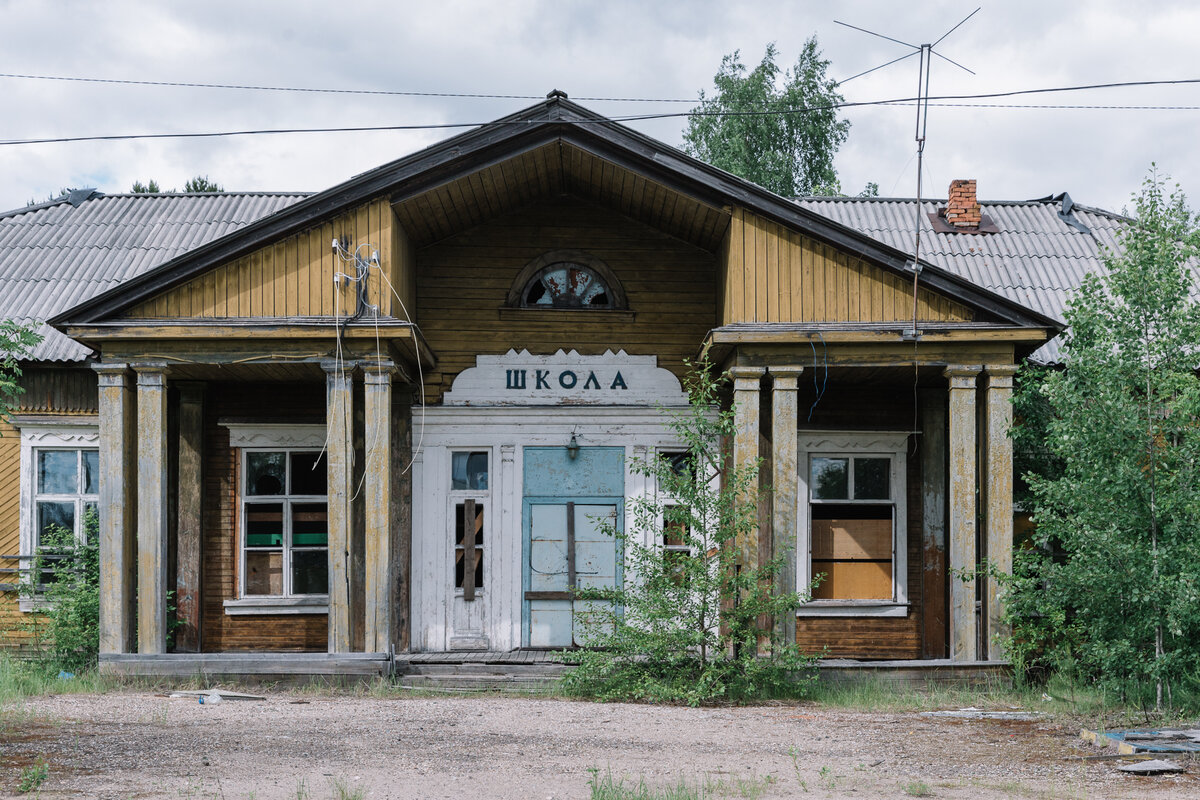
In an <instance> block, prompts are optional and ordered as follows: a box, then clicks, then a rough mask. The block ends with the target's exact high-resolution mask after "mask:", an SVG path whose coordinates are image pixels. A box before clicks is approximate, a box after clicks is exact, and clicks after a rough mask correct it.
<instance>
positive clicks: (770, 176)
mask: <svg viewBox="0 0 1200 800" xmlns="http://www.w3.org/2000/svg"><path fill="white" fill-rule="evenodd" d="M777 55H778V51H777V50H776V49H775V45H774V44H769V45H767V51H766V53H765V54H764V55H763V59H762V61H761V62H760V63H759V65H758V66H757V67H755V68H754V69H752V70H750V71H747V68H746V65H745V64H743V63H742V60H741V55H740V53H739V52H738V51H734V53H733V54H732V55H727V56H725V57H724V58H722V59H721V66H720V69H718V70H717V74H716V76H714V78H713V82H714V84H715V85H716V93H715V94H714V95H713V96H712V97H707V96H705V93H704V92H703V91H701V92H700V104H699V105H698V106H696V107H695V108H693V109H692V113H693V115H694V116H690V117H688V122H687V127H686V129H685V130H684V133H683V149H684V151H685V152H687V153H688V155H692V156H695V157H696V158H699V159H701V160H702V161H707V162H708V163H709V164H712V165H713V166H715V167H720V168H721V169H723V170H726V171H727V172H732V173H733V174H734V175H738V176H740V177H742V178H745V179H746V180H748V181H752V182H754V183H757V184H758V185H760V186H763V187H766V188H767V189H770V190H771V191H772V192H775V193H776V194H778V195H782V196H784V197H795V196H797V195H807V194H814V193H816V192H817V190H818V187H834V186H838V188H839V193H840V185H839V184H838V183H837V171H836V170H835V169H834V166H833V158H834V155H836V153H837V151H838V148H839V147H841V145H842V143H843V142H845V141H846V136H847V135H848V131H849V130H850V123H849V122H848V121H846V120H841V119H838V110H837V108H836V107H835V106H836V105H837V104H839V103H841V102H842V96H841V94H840V93H838V91H837V83H836V82H835V81H833V80H832V79H830V78H828V77H827V76H826V74H825V73H826V70H827V69H828V67H829V61H827V60H825V59H823V58H821V51H820V49H819V48H818V47H817V39H816V37H815V36H814V37H812V38H810V39H809V40H808V41H806V42H805V43H804V47H803V49H801V51H800V56H799V58H797V59H796V64H795V66H794V67H792V68H791V69H789V70H786V71H784V73H783V75H782V80H780V70H779V67H778V66H777V65H776V63H775V58H776V56H777ZM826 190H827V191H828V189H826Z"/></svg>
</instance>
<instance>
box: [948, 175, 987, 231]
mask: <svg viewBox="0 0 1200 800" xmlns="http://www.w3.org/2000/svg"><path fill="white" fill-rule="evenodd" d="M982 219H983V217H982V214H981V213H980V210H979V201H978V200H976V199H975V179H974V178H972V179H970V180H962V179H960V180H954V181H950V200H949V202H947V203H946V222H948V223H950V224H951V225H953V226H954V227H956V228H978V227H979V223H980V222H981V221H982Z"/></svg>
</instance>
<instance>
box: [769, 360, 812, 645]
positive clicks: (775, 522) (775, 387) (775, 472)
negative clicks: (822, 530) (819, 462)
mask: <svg viewBox="0 0 1200 800" xmlns="http://www.w3.org/2000/svg"><path fill="white" fill-rule="evenodd" d="M802 372H804V367H783V366H780V367H771V380H772V388H771V450H772V457H771V464H772V475H771V486H772V491H773V492H774V502H773V503H772V506H771V511H772V521H771V534H772V536H773V541H772V546H773V549H774V555H775V556H776V557H778V556H784V561H783V567H782V569H781V570H780V572H779V580H778V589H779V592H780V593H783V594H787V593H790V592H795V591H796V589H797V587H796V559H797V558H798V555H797V552H796V531H797V529H798V525H797V523H798V520H797V517H796V515H797V508H798V506H797V499H798V498H797V491H798V488H799V483H800V476H799V475H797V474H796V470H797V467H798V465H797V462H796V459H797V458H798V455H797V452H796V446H797V436H798V433H797V430H796V426H797V424H798V421H799V417H798V414H799V411H798V410H797V406H796V389H797V382H798V380H799V378H800V374H801V373H802ZM806 588H807V587H806ZM776 626H777V629H778V633H779V637H780V639H781V640H782V641H784V642H787V643H789V644H790V643H794V642H795V641H796V615H795V614H788V615H785V617H784V618H783V619H780V620H777V622H776Z"/></svg>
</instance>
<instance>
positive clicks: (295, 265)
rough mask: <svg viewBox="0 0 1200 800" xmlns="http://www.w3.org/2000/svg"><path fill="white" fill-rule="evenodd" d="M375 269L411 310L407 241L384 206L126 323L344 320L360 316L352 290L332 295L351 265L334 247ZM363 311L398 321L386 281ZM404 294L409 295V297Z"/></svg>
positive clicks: (349, 216)
mask: <svg viewBox="0 0 1200 800" xmlns="http://www.w3.org/2000/svg"><path fill="white" fill-rule="evenodd" d="M334 237H337V239H338V240H339V241H340V242H343V243H345V244H346V247H347V249H349V250H351V251H353V250H354V249H355V248H356V247H358V246H359V245H368V247H365V248H364V249H363V251H362V255H363V257H364V258H367V259H370V258H371V254H372V252H378V253H379V264H380V267H381V268H382V269H385V270H387V271H388V272H387V278H388V280H390V281H391V282H392V284H393V285H394V286H395V287H396V290H397V292H398V293H399V294H400V296H401V297H402V298H403V299H404V302H405V304H407V305H409V306H410V307H411V305H412V296H411V291H412V284H413V258H412V249H411V247H410V246H409V244H408V239H407V235H406V234H405V232H404V231H403V230H402V229H401V228H400V225H399V223H397V222H396V220H395V217H394V215H393V214H392V210H391V206H390V205H389V204H388V201H387V200H386V199H377V200H373V201H371V202H369V203H366V204H364V205H362V206H359V207H358V208H355V209H353V210H351V211H349V212H347V213H345V214H342V215H340V216H338V217H335V218H334V219H332V220H329V221H326V222H323V223H321V224H319V225H315V226H314V227H312V228H309V229H308V230H306V231H303V232H301V233H298V234H294V235H292V236H289V237H287V238H285V239H283V240H282V241H278V242H273V243H271V244H269V245H266V246H265V247H262V248H261V249H259V250H257V251H255V252H253V253H250V254H249V255H246V256H243V257H241V258H238V259H235V260H234V261H231V262H229V263H226V264H222V265H220V266H218V267H216V268H214V269H212V270H209V271H208V272H206V273H204V274H203V275H199V276H197V277H195V278H193V279H192V280H191V281H188V282H187V283H185V284H183V285H182V286H177V287H175V288H174V289H170V290H168V291H166V292H164V293H162V294H160V295H158V296H157V297H154V298H152V299H150V300H147V301H145V302H143V303H140V304H138V305H137V306H134V307H133V308H132V309H130V310H129V312H128V313H126V314H125V315H124V316H125V317H126V318H129V319H174V318H181V317H199V318H212V319H222V318H244V317H295V316H334V314H335V313H336V314H338V315H340V316H347V315H350V314H353V313H354V312H355V311H356V310H357V293H356V291H355V287H354V285H353V284H350V285H348V286H343V287H341V288H336V289H335V287H334V274H335V273H338V272H344V273H347V274H351V275H353V274H354V265H353V264H349V263H346V262H344V261H342V260H341V259H339V258H338V257H337V256H335V255H334V253H333V249H332V247H331V243H332V241H333V239H334ZM368 290H369V291H368V303H369V304H371V305H376V306H378V307H379V309H380V312H381V313H382V314H384V315H390V314H393V313H395V314H397V315H399V314H400V309H399V307H398V306H397V307H396V308H393V305H392V299H393V295H392V293H391V292H390V291H389V290H388V288H387V286H386V284H385V283H384V281H382V280H381V279H380V278H378V277H377V276H376V277H373V279H372V280H370V281H369V282H368ZM406 292H407V294H406Z"/></svg>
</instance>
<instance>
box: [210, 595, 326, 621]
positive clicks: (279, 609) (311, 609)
mask: <svg viewBox="0 0 1200 800" xmlns="http://www.w3.org/2000/svg"><path fill="white" fill-rule="evenodd" d="M224 606H225V614H226V615H227V616H231V617H234V616H241V615H243V614H328V613H329V596H328V595H321V596H313V597H244V598H242V599H240V600H226V601H225V602H224Z"/></svg>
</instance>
